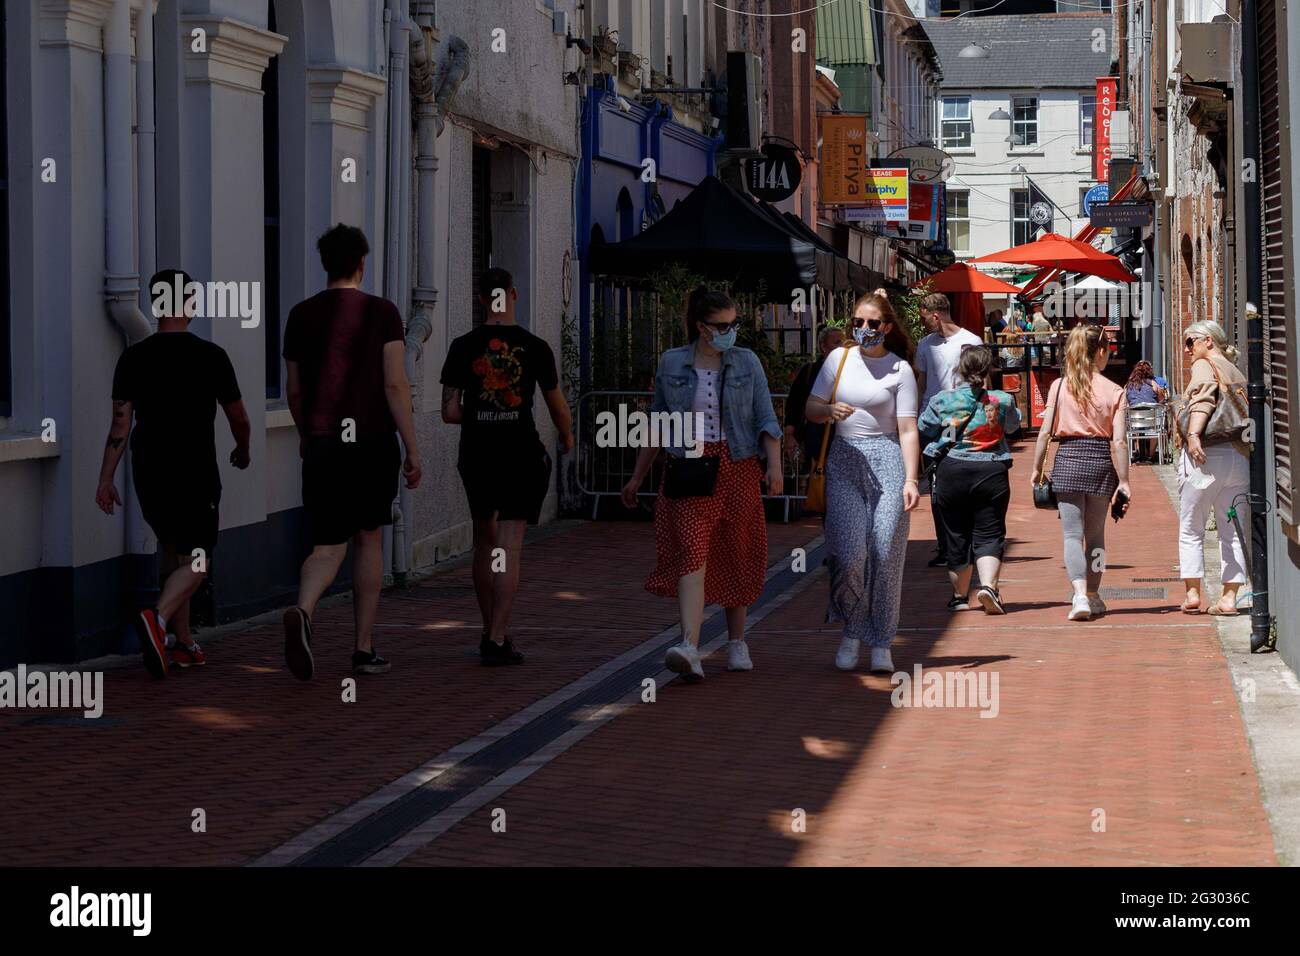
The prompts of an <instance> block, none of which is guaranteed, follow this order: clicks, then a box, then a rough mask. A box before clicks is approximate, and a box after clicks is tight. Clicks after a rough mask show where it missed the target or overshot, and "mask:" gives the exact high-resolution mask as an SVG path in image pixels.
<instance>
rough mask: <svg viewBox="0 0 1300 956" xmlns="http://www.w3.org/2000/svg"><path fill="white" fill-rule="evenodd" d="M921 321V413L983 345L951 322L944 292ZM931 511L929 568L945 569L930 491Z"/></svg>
mask: <svg viewBox="0 0 1300 956" xmlns="http://www.w3.org/2000/svg"><path fill="white" fill-rule="evenodd" d="M920 312H921V321H922V322H924V323H925V330H926V331H927V332H928V333H930V334H929V335H927V336H926V337H925V338H923V339H921V341H920V342H919V343H917V346H916V390H917V392H918V393H919V394H920V395H921V409H920V410H921V411H922V412H924V411H925V409H926V406H928V405H929V404H930V399H932V398H934V396H936V395H938V394H939V393H940V392H942V391H944V390H945V389H949V388H954V387H956V386H957V385H959V384H960V382H959V381H958V380H957V364H958V363H959V362H960V361H961V352H962V349H963V348H969V347H970V346H972V345H983V344H984V343H983V342H981V341H980V339H979V336H977V335H975V334H974V333H973V332H969V331H967V330H966V329H963V328H962V327H961V326H960V325H958V324H957V323H955V322H954V321H953V320H952V308H951V306H949V305H948V297H947V296H946V295H944V294H943V293H942V292H931V293H930V294H929V295H927V296H926V297H925V298H924V299H922V300H921V308H920ZM930 504H931V511H932V513H933V514H934V527H935V540H936V544H937V548H936V554H935V556H934V557H933V558H931V559H930V567H932V568H942V567H946V566H947V564H948V559H947V555H945V554H944V553H943V541H944V537H945V535H944V533H943V517H942V515H940V513H939V508H938V507H937V506H936V505H935V504H934V489H933V488H931V489H930Z"/></svg>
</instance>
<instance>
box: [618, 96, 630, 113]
mask: <svg viewBox="0 0 1300 956" xmlns="http://www.w3.org/2000/svg"><path fill="white" fill-rule="evenodd" d="M618 108H619V109H620V110H622V111H623V112H624V113H630V112H632V104H631V103H629V102H628V101H627V100H626V99H624V98H623V97H621V96H620V97H619V98H618Z"/></svg>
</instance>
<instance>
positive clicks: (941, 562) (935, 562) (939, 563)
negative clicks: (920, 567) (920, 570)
mask: <svg viewBox="0 0 1300 956" xmlns="http://www.w3.org/2000/svg"><path fill="white" fill-rule="evenodd" d="M925 566H926V567H927V568H946V567H947V566H948V559H947V558H945V557H944V556H943V555H942V554H936V555H935V556H934V557H933V558H931V559H930V560H929V561H927V562H926V563H925Z"/></svg>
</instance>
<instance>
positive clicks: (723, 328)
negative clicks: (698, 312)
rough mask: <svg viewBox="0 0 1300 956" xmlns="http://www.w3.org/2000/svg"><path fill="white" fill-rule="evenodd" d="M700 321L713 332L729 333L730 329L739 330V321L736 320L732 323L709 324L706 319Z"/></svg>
mask: <svg viewBox="0 0 1300 956" xmlns="http://www.w3.org/2000/svg"><path fill="white" fill-rule="evenodd" d="M700 321H701V322H703V323H704V324H705V325H707V326H708V327H709V328H711V329H713V330H714V331H715V332H730V331H731V330H732V329H737V328H740V319H736V320H735V321H734V322H709V321H708V320H707V319H701V320H700Z"/></svg>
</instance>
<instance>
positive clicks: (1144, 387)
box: [1124, 359, 1169, 462]
mask: <svg viewBox="0 0 1300 956" xmlns="http://www.w3.org/2000/svg"><path fill="white" fill-rule="evenodd" d="M1160 382H1161V380H1160V379H1158V378H1157V377H1156V374H1155V370H1154V369H1152V368H1151V363H1150V362H1148V361H1146V360H1145V359H1143V360H1142V361H1141V362H1138V363H1137V364H1136V365H1134V366H1133V371H1132V372H1131V373H1129V377H1128V381H1127V382H1126V383H1125V385H1124V391H1125V392H1126V393H1127V395H1128V404H1129V407H1130V408H1132V407H1133V406H1134V405H1163V404H1164V403H1165V401H1166V400H1167V399H1168V397H1169V393H1168V391H1167V390H1166V388H1165V387H1164V386H1163V385H1161V384H1160ZM1138 454H1139V456H1140V458H1141V459H1142V460H1144V461H1152V462H1154V461H1155V459H1156V440H1155V439H1154V438H1143V439H1141V440H1140V442H1139V444H1138Z"/></svg>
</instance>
